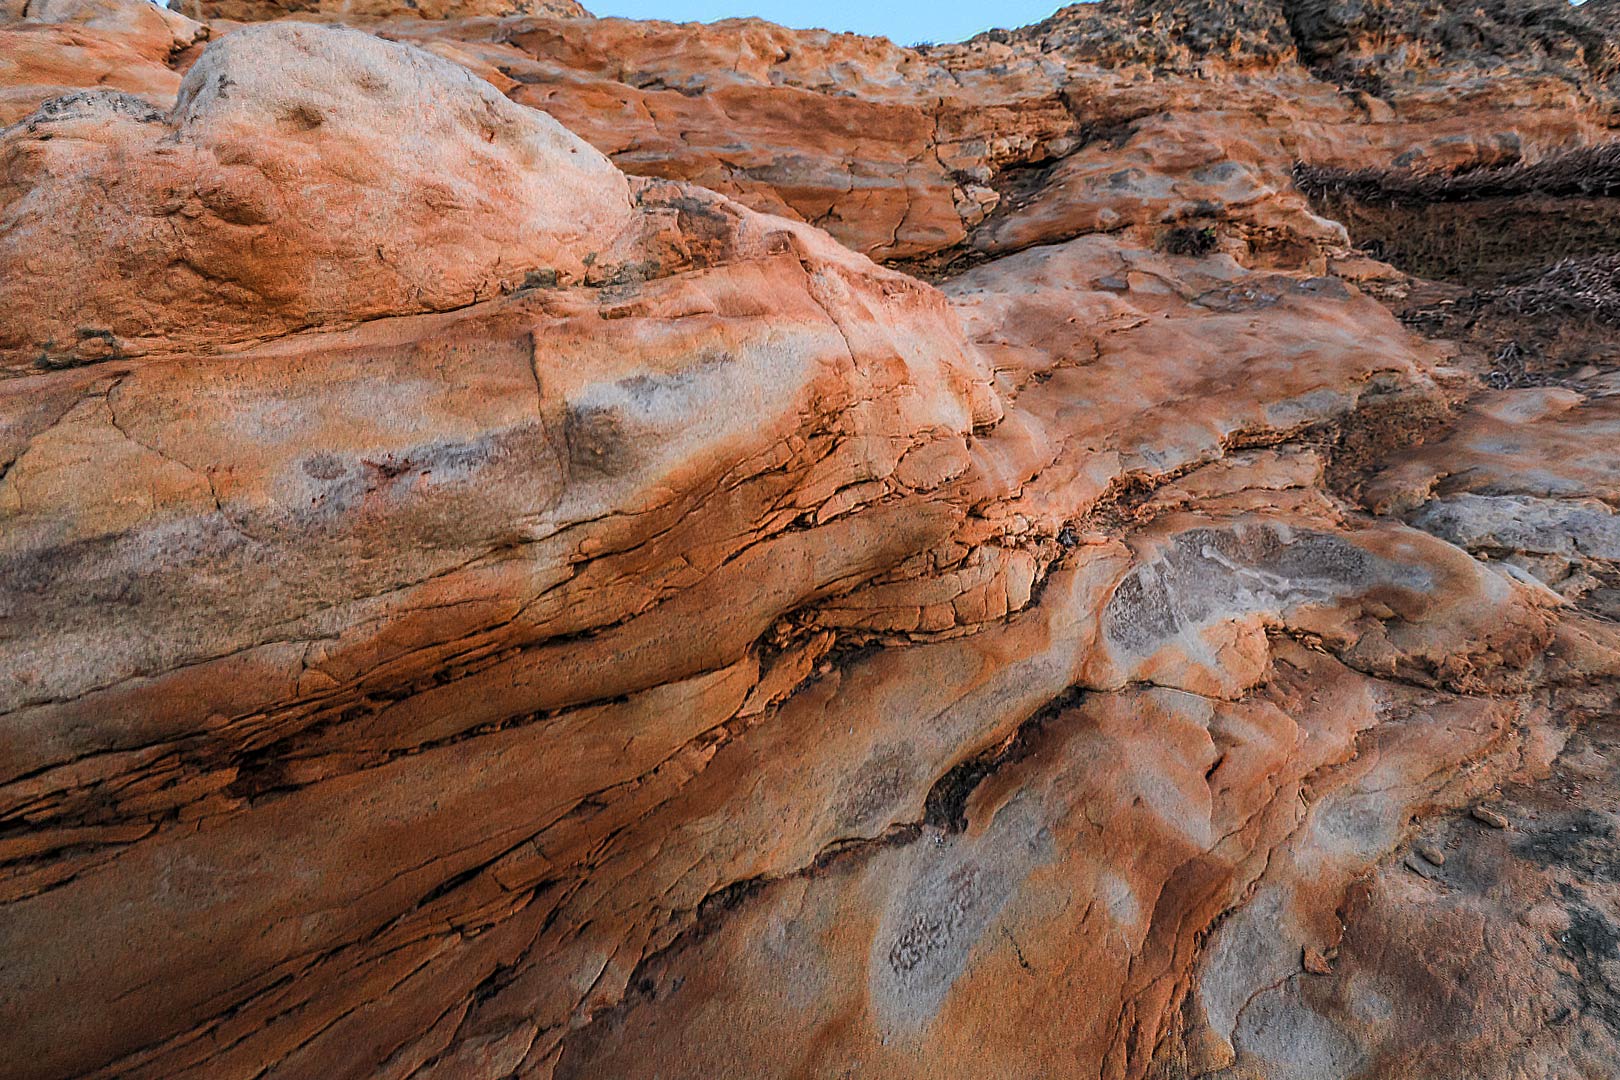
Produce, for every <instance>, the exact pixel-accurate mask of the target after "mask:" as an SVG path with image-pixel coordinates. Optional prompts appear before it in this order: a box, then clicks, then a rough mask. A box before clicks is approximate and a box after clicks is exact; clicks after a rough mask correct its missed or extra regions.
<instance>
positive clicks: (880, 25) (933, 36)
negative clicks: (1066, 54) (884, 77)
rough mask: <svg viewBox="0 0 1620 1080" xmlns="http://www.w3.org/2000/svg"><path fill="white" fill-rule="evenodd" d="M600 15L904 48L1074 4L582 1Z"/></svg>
mask: <svg viewBox="0 0 1620 1080" xmlns="http://www.w3.org/2000/svg"><path fill="white" fill-rule="evenodd" d="M582 2H583V3H584V5H585V6H586V8H588V9H589V10H590V11H591V12H592V13H593V14H596V15H623V16H625V17H627V18H631V19H668V20H670V21H671V22H692V21H697V22H713V21H714V20H715V19H726V18H731V17H733V16H740V15H754V16H757V17H759V18H761V19H769V20H770V21H771V22H776V23H781V24H782V25H783V26H792V27H798V28H801V29H802V28H808V27H821V28H822V29H825V30H853V31H854V32H856V33H858V34H879V35H882V36H883V37H887V38H893V39H894V40H895V41H898V42H899V43H900V44H902V45H912V44H915V43H916V42H919V41H961V40H962V39H963V38H969V37H972V36H973V35H974V34H977V33H978V32H979V31H981V30H988V29H990V28H991V27H992V26H1005V27H1014V26H1024V25H1026V24H1028V23H1032V22H1039V21H1040V20H1042V19H1044V18H1046V17H1047V16H1048V15H1050V14H1052V12H1054V11H1056V10H1057V9H1058V8H1060V7H1062V6H1063V4H1064V3H1067V2H1070V0H1001V2H1000V3H993V4H986V3H984V0H973V2H969V0H594V2H593V0H582Z"/></svg>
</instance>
